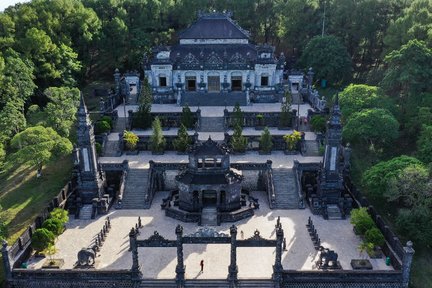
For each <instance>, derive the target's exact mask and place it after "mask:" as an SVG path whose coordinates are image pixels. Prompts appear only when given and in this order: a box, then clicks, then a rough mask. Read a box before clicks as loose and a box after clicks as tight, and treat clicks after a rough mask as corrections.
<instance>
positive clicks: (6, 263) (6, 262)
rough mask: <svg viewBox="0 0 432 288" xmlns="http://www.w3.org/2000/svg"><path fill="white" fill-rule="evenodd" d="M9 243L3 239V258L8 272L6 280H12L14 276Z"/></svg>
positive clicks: (4, 266)
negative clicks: (8, 247)
mask: <svg viewBox="0 0 432 288" xmlns="http://www.w3.org/2000/svg"><path fill="white" fill-rule="evenodd" d="M7 246H8V243H7V242H6V241H5V240H3V243H2V250H1V253H2V259H3V268H4V271H5V274H6V280H10V279H11V278H12V268H11V264H10V259H9V251H8V249H7Z"/></svg>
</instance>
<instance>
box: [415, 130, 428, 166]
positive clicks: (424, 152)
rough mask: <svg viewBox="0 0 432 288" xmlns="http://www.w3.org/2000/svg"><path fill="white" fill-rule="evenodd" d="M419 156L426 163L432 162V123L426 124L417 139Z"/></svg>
mask: <svg viewBox="0 0 432 288" xmlns="http://www.w3.org/2000/svg"><path fill="white" fill-rule="evenodd" d="M417 156H418V158H419V159H420V160H422V161H423V162H424V163H431V162H432V125H428V126H427V125H424V126H423V128H422V130H421V132H420V137H419V139H418V140H417Z"/></svg>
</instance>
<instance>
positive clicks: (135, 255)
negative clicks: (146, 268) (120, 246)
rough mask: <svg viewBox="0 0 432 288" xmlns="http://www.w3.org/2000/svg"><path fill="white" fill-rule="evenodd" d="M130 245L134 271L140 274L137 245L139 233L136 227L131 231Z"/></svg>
mask: <svg viewBox="0 0 432 288" xmlns="http://www.w3.org/2000/svg"><path fill="white" fill-rule="evenodd" d="M129 246H130V250H131V251H132V268H131V270H132V273H134V274H135V275H137V276H138V275H139V274H140V273H141V272H140V265H139V262H138V246H137V233H136V231H135V228H133V227H132V229H131V231H130V232H129Z"/></svg>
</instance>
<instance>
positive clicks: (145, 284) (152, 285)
mask: <svg viewBox="0 0 432 288" xmlns="http://www.w3.org/2000/svg"><path fill="white" fill-rule="evenodd" d="M204 273H205V272H204ZM158 287H164V288H177V285H176V284H175V280H162V279H160V280H150V279H149V280H147V279H146V280H142V281H141V283H140V286H139V288H158ZM183 287H184V288H203V287H205V288H227V287H230V285H229V281H228V280H225V279H186V280H185V283H184V286H183ZM236 287H238V288H273V287H275V285H274V282H273V281H272V280H261V279H256V280H255V279H250V280H249V279H248V280H239V281H238V282H237V286H236Z"/></svg>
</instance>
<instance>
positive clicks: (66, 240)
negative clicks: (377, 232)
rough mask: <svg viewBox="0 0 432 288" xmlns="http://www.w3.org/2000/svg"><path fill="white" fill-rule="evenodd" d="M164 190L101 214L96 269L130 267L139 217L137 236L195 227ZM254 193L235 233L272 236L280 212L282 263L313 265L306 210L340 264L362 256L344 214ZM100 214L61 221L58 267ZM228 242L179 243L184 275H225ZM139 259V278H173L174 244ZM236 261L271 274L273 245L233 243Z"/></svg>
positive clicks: (250, 271) (379, 265)
mask: <svg viewBox="0 0 432 288" xmlns="http://www.w3.org/2000/svg"><path fill="white" fill-rule="evenodd" d="M166 193H167V192H159V193H157V195H156V197H155V199H154V201H153V205H152V208H151V209H149V210H111V211H110V213H109V214H108V215H107V216H109V217H110V219H111V223H112V228H111V231H110V232H109V234H108V236H107V239H106V241H105V243H104V245H103V247H102V249H101V251H100V253H98V257H97V260H96V269H130V267H131V265H132V257H131V252H129V251H128V248H129V236H128V233H129V231H130V229H131V227H132V226H134V225H135V223H136V222H137V218H138V216H140V217H141V219H142V223H143V225H144V227H143V228H142V229H140V231H141V235H140V236H139V238H142V239H143V238H147V237H149V236H150V235H152V234H153V232H154V231H155V230H157V231H158V232H159V233H160V234H161V235H162V236H164V237H165V238H167V239H175V237H176V236H175V227H176V226H177V225H178V224H181V225H182V226H183V227H184V234H185V235H186V234H190V233H192V232H195V231H196V229H197V228H198V226H197V224H194V223H182V222H179V221H177V220H174V219H171V218H168V217H166V216H165V214H164V211H163V210H161V209H160V206H159V203H161V199H162V198H163V197H165V196H166ZM254 196H255V197H258V198H260V199H261V203H262V205H261V206H260V209H259V210H255V216H253V217H252V218H250V219H246V220H242V221H239V222H237V223H236V225H237V226H238V235H237V237H238V238H239V239H240V237H241V231H243V233H244V237H245V238H248V237H251V236H252V235H253V232H254V231H255V229H258V230H259V231H260V232H261V236H263V237H264V238H269V239H275V237H276V235H275V229H274V226H275V224H276V218H277V217H278V216H280V217H281V223H282V226H283V229H284V233H285V237H286V243H287V251H286V252H284V253H283V257H282V264H283V267H284V269H293V270H313V269H315V267H314V262H315V261H316V256H317V254H316V251H315V250H314V248H313V245H312V241H311V239H310V237H309V234H308V232H307V229H306V227H305V224H306V223H307V219H308V217H309V216H311V217H312V219H313V221H314V224H315V227H316V229H317V231H318V234H319V236H320V238H321V241H322V245H323V246H325V247H328V248H330V249H334V250H335V251H336V252H337V253H338V254H339V261H340V263H341V265H342V268H343V269H345V270H349V269H351V266H350V261H351V259H354V258H357V259H358V258H361V257H366V256H365V255H359V251H358V249H357V247H358V246H359V244H360V239H359V238H358V237H357V236H356V235H355V234H354V233H353V230H352V225H351V224H350V223H349V220H333V221H329V220H323V219H322V218H321V217H319V216H314V215H311V213H310V211H309V209H305V210H270V209H269V207H268V205H267V203H266V201H265V195H264V193H263V192H255V195H254ZM105 218H106V216H100V217H98V219H95V220H74V219H71V220H70V221H69V223H68V224H67V229H66V231H65V232H64V233H63V234H62V235H61V236H60V237H59V238H58V240H57V242H56V247H57V248H58V252H57V254H56V255H54V256H53V257H54V258H63V259H64V261H65V264H64V266H63V267H62V268H63V269H72V268H74V264H75V262H76V260H77V256H76V255H77V252H78V251H79V250H80V249H81V248H83V247H87V246H89V245H90V244H91V243H92V241H93V240H94V237H95V235H96V234H97V233H98V232H99V231H100V229H101V228H102V226H103V223H104V221H105ZM231 225H232V224H230V223H225V224H223V225H221V226H219V227H215V229H216V230H217V231H219V232H224V233H227V234H229V227H230V226H231ZM229 249H230V246H229V245H224V244H212V245H192V244H185V245H184V259H185V265H186V277H187V278H226V276H227V273H228V265H229ZM138 251H139V262H140V265H141V271H142V273H143V277H144V278H173V277H174V276H175V266H176V264H177V259H176V249H175V248H139V250H138ZM237 253H238V256H237V261H238V262H237V263H238V269H239V278H265V277H270V276H271V274H272V265H273V263H274V258H275V249H274V248H238V250H237ZM202 259H203V260H204V262H205V271H204V273H202V274H200V273H199V269H200V266H199V263H200V261H201V260H202ZM43 262H44V260H40V259H35V258H33V259H31V260H30V262H29V264H30V265H29V268H30V269H38V268H40V267H41V266H42V264H43ZM371 262H372V264H373V267H374V269H375V270H379V269H381V270H389V269H392V267H388V266H386V265H385V261H384V259H371Z"/></svg>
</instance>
